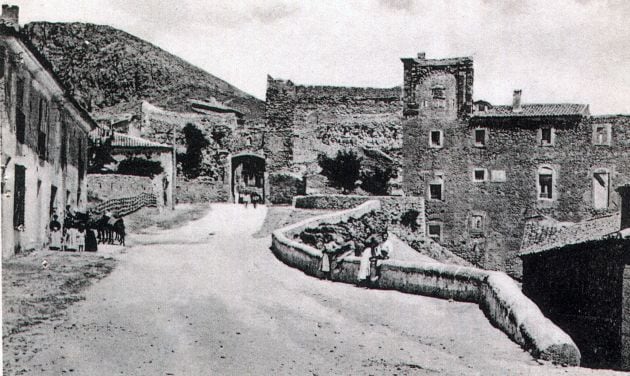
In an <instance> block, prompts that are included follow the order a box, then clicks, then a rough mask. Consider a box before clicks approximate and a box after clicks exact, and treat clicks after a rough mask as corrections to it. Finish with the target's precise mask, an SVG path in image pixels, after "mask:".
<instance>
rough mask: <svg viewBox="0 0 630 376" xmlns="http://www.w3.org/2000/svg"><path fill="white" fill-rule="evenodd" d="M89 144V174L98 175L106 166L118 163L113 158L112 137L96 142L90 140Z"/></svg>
mask: <svg viewBox="0 0 630 376" xmlns="http://www.w3.org/2000/svg"><path fill="white" fill-rule="evenodd" d="M88 142H89V144H88V173H91V174H97V173H99V172H102V171H103V167H104V166H105V165H106V164H109V163H112V162H116V160H115V159H114V158H113V157H112V137H108V138H107V139H105V140H101V139H99V140H96V141H94V140H92V139H89V140H88Z"/></svg>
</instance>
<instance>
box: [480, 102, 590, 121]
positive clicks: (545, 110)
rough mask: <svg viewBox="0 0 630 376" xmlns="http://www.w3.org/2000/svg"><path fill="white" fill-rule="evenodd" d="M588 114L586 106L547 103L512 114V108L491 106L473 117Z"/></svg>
mask: <svg viewBox="0 0 630 376" xmlns="http://www.w3.org/2000/svg"><path fill="white" fill-rule="evenodd" d="M588 114H589V110H588V105H587V104H577V103H547V104H535V103H532V104H524V105H522V111H519V112H513V111H512V106H493V107H491V108H489V109H488V110H486V111H477V112H475V113H474V114H473V117H484V118H488V117H500V118H503V117H537V116H585V115H588Z"/></svg>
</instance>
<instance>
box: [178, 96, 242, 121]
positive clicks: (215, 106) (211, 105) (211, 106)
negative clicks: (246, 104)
mask: <svg viewBox="0 0 630 376" xmlns="http://www.w3.org/2000/svg"><path fill="white" fill-rule="evenodd" d="M188 102H189V103H190V105H191V107H192V109H193V111H202V112H203V113H205V112H206V111H211V112H223V113H226V112H231V113H233V114H236V116H238V117H242V116H243V113H242V112H241V111H239V110H236V109H234V108H230V107H227V106H225V105H224V104H222V103H219V102H218V101H217V100H216V99H215V98H210V99H209V100H208V101H202V100H199V99H189V100H188Z"/></svg>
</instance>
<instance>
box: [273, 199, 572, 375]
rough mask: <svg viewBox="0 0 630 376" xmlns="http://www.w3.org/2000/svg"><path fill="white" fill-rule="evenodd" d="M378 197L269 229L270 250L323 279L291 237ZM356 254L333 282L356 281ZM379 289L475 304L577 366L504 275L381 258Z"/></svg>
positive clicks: (546, 352)
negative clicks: (270, 238) (270, 236)
mask: <svg viewBox="0 0 630 376" xmlns="http://www.w3.org/2000/svg"><path fill="white" fill-rule="evenodd" d="M379 208H380V203H379V202H378V201H368V202H366V203H364V204H362V205H360V206H358V207H357V208H355V209H348V210H344V211H341V212H336V213H331V214H327V215H322V216H319V217H316V218H311V219H308V220H305V221H302V222H299V223H296V224H294V225H291V226H288V227H285V228H283V229H279V230H276V231H274V233H273V235H272V247H271V249H272V251H273V253H274V254H275V255H276V257H278V258H279V259H280V260H281V261H283V262H285V263H286V264H287V265H289V266H292V267H296V268H298V269H300V270H302V271H304V272H305V273H307V274H309V275H312V276H316V277H323V275H322V274H321V272H320V271H319V264H320V260H321V256H322V254H321V251H319V250H318V249H316V248H314V247H311V246H309V245H306V244H302V243H300V242H298V241H296V240H294V239H292V236H291V235H290V234H297V233H299V232H300V231H301V230H303V229H305V228H306V227H313V226H317V225H319V224H322V223H332V224H334V223H338V222H344V221H348V219H349V218H355V219H356V218H360V217H361V216H363V215H365V214H366V213H368V212H370V211H372V210H378V209H379ZM358 268H359V258H358V257H353V256H350V257H348V258H347V259H344V260H343V262H342V263H341V266H340V267H339V268H338V269H337V270H336V271H335V272H334V273H333V274H332V276H331V278H332V280H333V281H339V282H346V283H355V282H356V275H357V272H358ZM378 283H379V286H378V287H379V288H385V289H395V290H399V291H403V292H408V293H415V294H422V295H428V296H433V297H438V298H446V299H455V300H459V301H467V302H476V303H478V304H479V305H480V307H481V308H482V309H483V311H484V312H485V313H486V315H487V317H488V319H489V320H490V321H491V322H492V323H493V324H494V325H496V326H497V327H498V328H500V329H501V330H503V331H504V332H505V333H506V334H507V335H508V336H509V337H510V338H511V339H512V340H514V341H515V342H517V343H518V344H520V345H521V346H522V347H523V348H525V349H526V350H528V351H530V352H531V353H532V355H533V356H535V357H537V358H541V359H546V360H550V361H553V362H554V363H559V364H568V365H579V363H580V352H579V350H578V349H577V347H576V346H575V344H574V343H573V341H572V340H571V338H570V337H569V336H568V335H567V334H566V333H564V332H563V331H562V330H561V329H559V328H558V327H557V326H555V325H554V324H553V323H552V322H551V321H550V320H548V319H547V318H546V317H544V316H543V314H542V313H541V311H540V309H538V307H536V305H535V304H533V303H532V302H531V301H530V300H529V299H527V298H526V297H525V296H524V295H523V294H522V293H521V292H520V289H519V287H518V285H517V284H516V283H515V282H514V280H512V279H511V278H509V277H508V276H507V275H505V274H503V273H500V272H488V271H484V270H480V269H475V268H468V267H461V266H453V265H445V264H440V263H410V262H401V261H393V260H385V261H383V262H382V268H381V278H380V279H379V282H378Z"/></svg>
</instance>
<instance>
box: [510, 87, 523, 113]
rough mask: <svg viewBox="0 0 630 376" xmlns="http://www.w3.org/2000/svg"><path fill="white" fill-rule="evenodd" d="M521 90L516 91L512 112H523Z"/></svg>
mask: <svg viewBox="0 0 630 376" xmlns="http://www.w3.org/2000/svg"><path fill="white" fill-rule="evenodd" d="M521 111H523V107H521V90H514V97H513V99H512V112H521Z"/></svg>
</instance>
